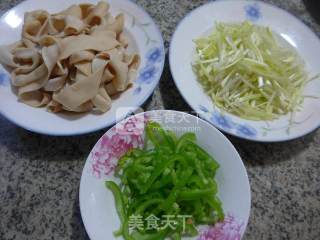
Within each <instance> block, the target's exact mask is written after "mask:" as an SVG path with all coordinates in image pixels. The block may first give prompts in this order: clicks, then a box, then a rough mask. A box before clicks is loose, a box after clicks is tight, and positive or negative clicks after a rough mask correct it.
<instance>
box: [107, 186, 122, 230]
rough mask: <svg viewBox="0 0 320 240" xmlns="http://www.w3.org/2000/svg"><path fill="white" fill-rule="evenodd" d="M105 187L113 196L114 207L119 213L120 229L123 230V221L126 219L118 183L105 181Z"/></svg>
mask: <svg viewBox="0 0 320 240" xmlns="http://www.w3.org/2000/svg"><path fill="white" fill-rule="evenodd" d="M105 185H106V187H107V188H108V189H109V190H110V191H111V192H112V193H113V197H114V200H115V203H116V209H117V213H118V215H119V218H120V221H121V226H120V230H119V231H122V230H124V226H123V225H124V222H125V221H126V218H127V217H126V211H125V206H124V200H123V197H122V193H121V190H120V188H119V187H118V185H117V184H116V183H114V182H112V181H106V182H105Z"/></svg>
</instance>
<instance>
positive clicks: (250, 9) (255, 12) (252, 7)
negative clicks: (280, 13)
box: [244, 3, 262, 21]
mask: <svg viewBox="0 0 320 240" xmlns="http://www.w3.org/2000/svg"><path fill="white" fill-rule="evenodd" d="M244 9H245V11H246V16H247V18H248V19H249V20H251V21H257V20H259V18H261V16H262V15H261V11H260V7H259V5H258V4H257V3H253V4H249V5H246V6H245V7H244Z"/></svg>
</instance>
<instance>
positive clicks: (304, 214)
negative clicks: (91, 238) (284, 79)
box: [0, 0, 320, 240]
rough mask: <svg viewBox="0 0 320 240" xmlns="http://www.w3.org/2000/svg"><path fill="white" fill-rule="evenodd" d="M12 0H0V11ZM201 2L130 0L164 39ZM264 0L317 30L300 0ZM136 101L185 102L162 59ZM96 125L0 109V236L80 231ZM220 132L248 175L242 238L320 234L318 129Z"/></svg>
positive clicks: (63, 235)
mask: <svg viewBox="0 0 320 240" xmlns="http://www.w3.org/2000/svg"><path fill="white" fill-rule="evenodd" d="M39 1H40V0H39ZM19 2H20V1H19V0H11V1H10V0H1V1H0V14H3V13H4V11H5V10H7V9H9V8H10V7H12V6H14V5H15V4H17V3H19ZM204 2H206V1H202V0H189V1H188V0H179V1H178V0H176V1H171V0H149V1H148V0H138V1H137V3H138V4H139V5H141V6H142V7H144V8H145V9H146V10H147V11H148V12H149V13H150V15H151V16H152V17H153V18H154V20H155V21H156V22H157V24H159V26H160V28H161V31H162V33H163V36H164V39H165V44H166V47H168V45H169V41H170V37H171V36H172V33H173V31H174V29H175V27H176V25H177V23H178V22H179V21H180V20H181V19H182V18H183V16H184V15H185V14H187V13H188V12H189V11H190V10H192V9H194V8H195V7H197V6H199V5H201V4H203V3H204ZM267 2H271V3H273V4H275V5H277V6H279V7H281V8H284V9H286V10H288V11H289V12H291V13H292V14H294V15H295V16H297V17H298V18H300V19H301V20H302V21H303V22H305V23H306V24H307V25H308V26H310V27H311V28H312V29H313V30H314V31H315V32H316V33H317V34H318V36H319V35H320V26H319V25H318V24H316V23H315V22H314V21H313V20H312V18H311V17H310V15H309V14H308V12H307V11H306V9H305V6H304V4H303V3H302V1H300V0H292V1H291V0H283V1H276V0H274V1H267ZM144 108H145V109H164V108H166V109H176V110H184V111H188V110H190V109H189V107H188V106H187V104H186V103H185V102H184V101H183V99H182V98H181V96H180V95H179V93H178V91H177V89H176V88H175V86H174V83H173V81H172V77H171V75H170V71H169V66H168V61H166V65H165V70H164V73H163V75H162V78H161V82H160V84H159V87H158V88H157V89H156V91H155V93H154V94H153V96H152V97H151V98H150V99H149V100H148V102H147V103H146V104H145V106H144ZM103 133H104V131H99V132H96V133H93V134H89V135H85V136H78V137H63V138H62V137H49V136H42V135H38V134H35V133H31V132H28V131H26V130H24V129H21V128H19V127H17V126H15V125H14V124H12V123H10V122H8V121H7V120H5V119H4V118H2V117H0V239H1V240H10V239H12V240H13V239H14V240H23V239H32V240H37V239H57V240H63V239H77V240H83V239H88V236H87V235H86V232H85V229H84V227H83V224H82V220H81V217H80V213H79V203H78V188H79V180H80V176H81V171H82V168H83V165H84V162H85V159H86V157H87V154H88V153H89V152H90V150H91V148H92V147H93V145H94V144H95V142H96V141H97V140H98V139H99V137H100V136H101V135H102V134H103ZM228 138H229V139H230V140H231V141H232V142H233V144H234V145H235V146H236V148H237V149H238V151H239V152H240V155H241V156H242V158H243V160H244V162H245V165H246V167H247V170H248V174H249V177H250V182H251V189H252V211H251V217H250V222H249V225H248V228H247V232H246V235H245V237H244V239H253V240H263V239H274V240H276V239H299V240H316V239H320V144H319V143H320V130H319V129H318V130H316V131H314V132H313V133H311V134H309V135H307V136H305V137H303V138H300V139H298V140H294V141H290V142H284V143H275V144H262V143H253V142H248V141H244V140H240V139H237V138H234V137H230V136H228Z"/></svg>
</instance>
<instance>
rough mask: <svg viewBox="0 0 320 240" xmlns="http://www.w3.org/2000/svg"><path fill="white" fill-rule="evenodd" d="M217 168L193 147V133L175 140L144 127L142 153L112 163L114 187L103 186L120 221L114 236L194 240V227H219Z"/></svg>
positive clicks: (154, 126)
mask: <svg viewBox="0 0 320 240" xmlns="http://www.w3.org/2000/svg"><path fill="white" fill-rule="evenodd" d="M218 168H219V164H218V163H217V162H216V161H215V160H214V159H213V158H212V157H211V156H210V155H209V154H208V153H207V152H206V151H205V150H204V149H202V148H201V147H200V146H198V145H197V143H196V136H195V134H194V133H185V134H184V135H182V136H181V137H180V138H178V137H177V136H176V135H175V134H174V133H173V132H171V131H167V130H165V129H163V128H162V127H161V126H160V125H159V124H158V123H156V122H152V121H149V122H148V123H147V125H146V128H145V147H144V148H143V149H132V150H130V151H128V152H127V153H126V154H125V155H124V156H123V157H122V158H121V159H120V160H119V162H118V166H117V169H116V177H118V178H120V180H121V181H120V182H121V183H120V185H117V184H116V183H114V182H112V181H106V183H105V184H106V187H107V188H108V189H110V190H111V192H112V193H113V195H114V199H115V203H116V209H117V213H118V215H119V219H120V221H121V227H120V229H119V230H118V231H116V232H114V235H115V236H122V237H123V238H124V239H126V240H141V239H143V240H151V239H154V240H158V239H159V240H161V239H166V238H169V239H173V240H178V239H181V238H182V237H183V236H196V235H197V234H198V231H197V228H196V226H197V225H199V224H210V225H213V224H215V223H217V222H218V221H222V220H223V219H224V213H223V209H222V204H221V202H220V200H219V199H218V197H217V192H218V188H217V183H216V181H215V174H216V172H217V170H218ZM150 219H151V220H153V222H152V225H151V222H150ZM168 219H169V220H171V221H168ZM147 220H148V221H147ZM168 223H170V224H168Z"/></svg>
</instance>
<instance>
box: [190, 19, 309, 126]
mask: <svg viewBox="0 0 320 240" xmlns="http://www.w3.org/2000/svg"><path fill="white" fill-rule="evenodd" d="M194 42H195V44H196V59H195V62H194V63H193V70H194V72H195V74H196V75H197V78H198V80H199V82H200V84H201V85H202V87H203V89H204V91H205V92H206V93H207V94H208V95H209V96H210V97H211V99H212V101H213V102H214V104H215V105H216V106H217V107H219V108H220V109H221V110H223V111H226V112H229V113H232V114H235V115H237V116H240V117H241V118H245V119H250V120H272V119H276V118H278V117H279V116H281V115H285V114H287V113H292V112H295V111H298V110H299V107H300V106H301V104H302V103H303V101H304V97H303V90H304V87H305V85H306V84H307V83H308V82H309V78H308V74H307V72H306V70H305V65H304V62H303V60H302V59H301V58H300V57H299V56H298V54H297V52H296V51H295V50H294V49H293V47H291V46H289V45H288V43H285V40H284V39H282V38H281V37H280V36H278V35H276V34H274V33H273V32H272V31H271V29H270V28H268V27H263V26H258V25H254V24H252V23H250V22H243V23H217V24H216V25H215V28H214V30H213V31H212V33H211V34H210V35H209V36H205V37H201V38H199V39H197V40H195V41H194Z"/></svg>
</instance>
